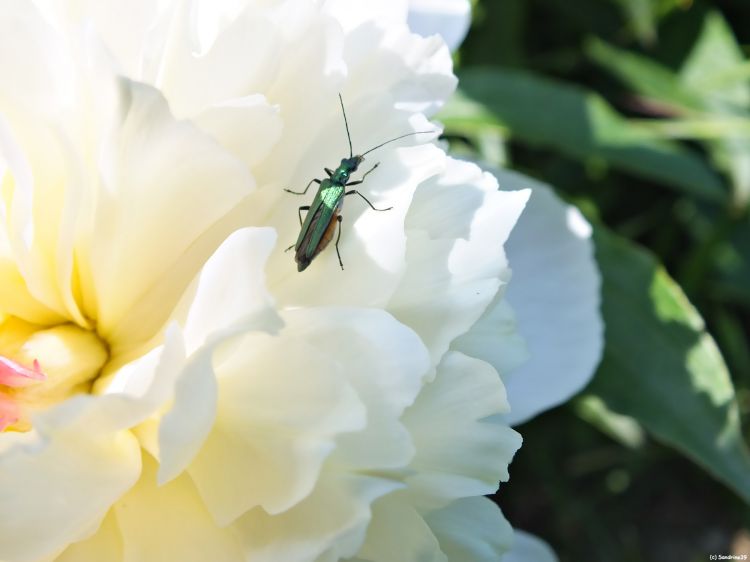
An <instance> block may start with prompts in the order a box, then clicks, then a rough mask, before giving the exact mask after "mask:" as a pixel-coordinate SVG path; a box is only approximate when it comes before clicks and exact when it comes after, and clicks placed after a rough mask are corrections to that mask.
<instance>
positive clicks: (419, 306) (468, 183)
mask: <svg viewBox="0 0 750 562" xmlns="http://www.w3.org/2000/svg"><path fill="white" fill-rule="evenodd" d="M448 163H449V164H448V168H447V170H446V173H444V174H443V175H441V176H439V177H437V178H435V179H434V180H430V181H428V182H425V183H423V184H422V185H421V186H420V187H419V189H418V190H417V192H416V194H415V196H414V202H413V204H412V208H411V209H410V213H409V216H408V217H407V221H406V229H407V237H408V238H407V251H406V263H407V270H406V271H405V273H404V276H403V278H402V281H401V284H400V285H399V287H398V289H397V291H396V293H395V294H394V296H393V298H392V299H391V301H390V303H389V304H388V310H390V311H392V312H393V314H394V315H395V316H396V317H397V318H398V319H399V320H401V321H402V322H404V323H405V324H407V325H409V326H411V327H412V328H413V329H415V330H416V331H417V333H419V335H420V336H421V337H422V340H423V341H424V342H425V343H426V344H427V346H428V348H429V350H430V355H431V357H432V360H433V361H434V362H435V363H436V362H437V361H438V360H439V359H440V357H441V356H442V355H443V353H445V351H447V349H448V346H449V345H450V343H451V341H453V339H455V338H456V337H458V336H459V335H461V334H463V333H464V332H466V331H467V330H468V329H469V328H470V327H471V326H472V325H473V324H474V323H475V322H476V321H477V319H478V318H479V317H480V316H481V315H482V313H483V312H484V310H485V309H486V308H487V306H488V304H489V303H490V302H492V300H493V298H494V297H495V294H496V293H497V291H498V289H499V288H500V287H501V282H502V281H503V280H507V278H508V277H509V275H510V272H509V270H508V267H507V262H506V260H505V254H504V253H503V243H504V242H505V241H506V239H507V237H508V235H509V234H510V229H511V228H512V227H513V225H514V224H515V222H516V220H517V219H518V216H519V215H520V214H521V211H523V208H524V206H525V204H526V200H527V199H528V196H529V192H528V191H518V192H498V191H497V185H496V183H495V179H494V178H493V177H492V176H490V175H489V174H486V173H482V172H481V171H480V170H479V168H478V167H477V166H475V165H473V164H470V163H468V162H460V161H457V160H453V159H451V158H449V159H448Z"/></svg>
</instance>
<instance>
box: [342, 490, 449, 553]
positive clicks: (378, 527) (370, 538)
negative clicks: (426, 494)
mask: <svg viewBox="0 0 750 562" xmlns="http://www.w3.org/2000/svg"><path fill="white" fill-rule="evenodd" d="M395 561H399V562H448V558H447V557H446V556H445V554H443V552H442V551H441V550H440V545H439V544H438V541H437V538H435V535H434V534H433V533H432V530H431V529H430V527H429V525H427V523H426V522H425V520H424V518H423V517H422V515H420V514H419V513H418V512H417V511H416V509H414V507H413V506H412V505H411V504H410V503H409V502H407V501H404V499H403V498H402V497H400V496H399V495H398V494H390V495H388V496H385V497H384V498H381V499H379V500H378V501H376V502H375V504H374V505H373V514H372V523H370V526H369V527H368V528H367V538H366V540H365V543H364V544H363V545H362V549H361V550H360V551H359V552H358V553H357V557H356V558H355V559H354V560H353V561H352V562H395Z"/></svg>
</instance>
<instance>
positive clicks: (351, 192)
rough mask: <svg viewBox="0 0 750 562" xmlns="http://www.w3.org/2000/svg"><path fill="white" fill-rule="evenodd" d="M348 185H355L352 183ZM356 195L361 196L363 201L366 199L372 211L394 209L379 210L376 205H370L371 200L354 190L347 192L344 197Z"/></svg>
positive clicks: (389, 208)
mask: <svg viewBox="0 0 750 562" xmlns="http://www.w3.org/2000/svg"><path fill="white" fill-rule="evenodd" d="M354 183H355V184H356V183H361V182H354ZM348 185H354V184H351V183H350V184H348ZM355 193H356V194H357V195H359V196H360V197H361V198H362V199H364V200H365V203H367V204H368V205H369V206H370V209H372V210H373V211H390V210H391V209H393V207H388V208H387V209H378V208H377V207H375V205H373V204H372V203H370V200H369V199H367V197H365V196H364V195H362V194H361V193H360V192H359V191H357V190H356V189H352V190H351V191H347V192H346V193H345V194H344V195H354V194H355Z"/></svg>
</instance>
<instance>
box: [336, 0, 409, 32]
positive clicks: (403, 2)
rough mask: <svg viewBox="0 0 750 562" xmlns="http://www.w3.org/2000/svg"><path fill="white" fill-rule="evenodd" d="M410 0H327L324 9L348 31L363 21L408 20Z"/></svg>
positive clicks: (389, 21)
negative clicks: (372, 0) (375, 0)
mask: <svg viewBox="0 0 750 562" xmlns="http://www.w3.org/2000/svg"><path fill="white" fill-rule="evenodd" d="M408 5H409V2H408V0H380V1H378V2H371V1H369V0H326V2H325V4H324V9H325V10H326V12H328V13H329V14H330V15H331V16H333V17H335V18H336V19H337V20H339V21H340V22H341V25H342V26H343V27H344V29H346V30H347V31H351V30H353V29H354V28H356V27H358V26H360V25H362V24H363V23H367V22H372V21H377V22H380V23H381V24H391V25H393V24H398V23H403V22H405V21H406V14H407V10H408Z"/></svg>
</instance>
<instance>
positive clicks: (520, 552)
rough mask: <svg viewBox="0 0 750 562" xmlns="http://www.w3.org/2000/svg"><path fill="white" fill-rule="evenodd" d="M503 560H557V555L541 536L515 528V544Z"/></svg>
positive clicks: (543, 561)
mask: <svg viewBox="0 0 750 562" xmlns="http://www.w3.org/2000/svg"><path fill="white" fill-rule="evenodd" d="M502 561H503V562H557V556H555V553H554V552H553V551H552V549H551V548H550V547H549V545H547V543H545V542H544V541H542V540H541V539H540V538H538V537H535V536H534V535H530V534H529V533H525V532H523V531H520V530H518V529H513V546H512V547H511V549H510V552H508V553H507V554H505V556H503V558H502Z"/></svg>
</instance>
